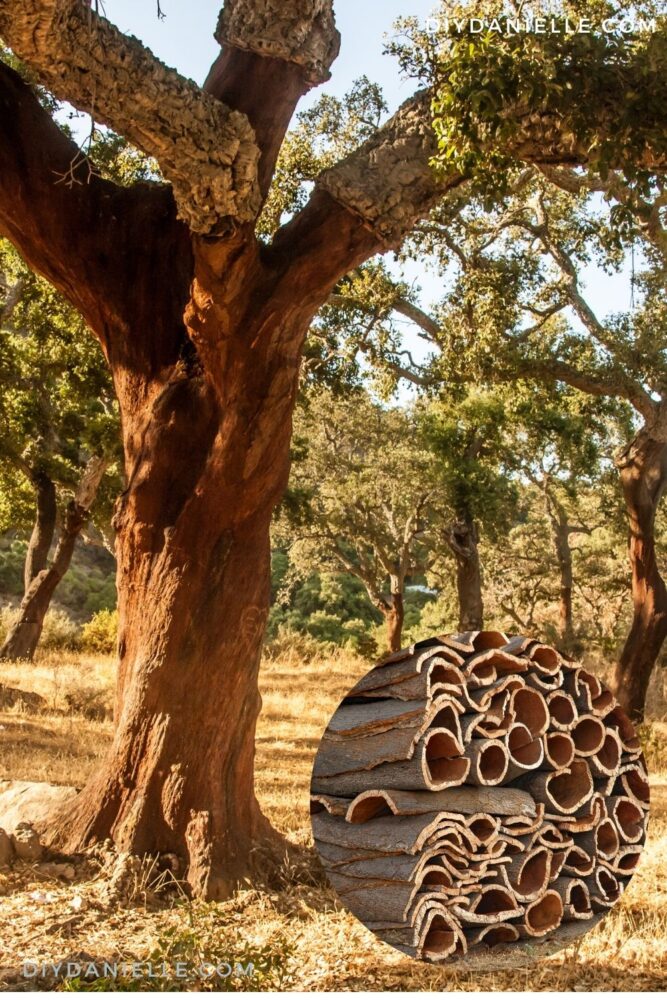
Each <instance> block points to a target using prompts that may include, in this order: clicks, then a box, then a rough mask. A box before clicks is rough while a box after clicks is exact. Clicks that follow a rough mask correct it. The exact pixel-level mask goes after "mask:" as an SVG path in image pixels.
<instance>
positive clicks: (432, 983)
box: [0, 653, 667, 992]
mask: <svg viewBox="0 0 667 1000" xmlns="http://www.w3.org/2000/svg"><path fill="white" fill-rule="evenodd" d="M365 669H366V667H365V666H364V664H363V662H362V661H361V660H358V659H355V658H353V657H350V656H344V655H341V656H337V657H333V658H331V659H329V660H326V661H324V662H322V661H320V662H317V663H304V662H302V660H301V658H300V657H299V656H298V655H297V654H296V653H294V654H293V655H290V654H289V653H286V654H285V655H284V656H283V657H282V659H281V660H280V661H279V662H270V663H267V664H265V666H264V669H263V673H262V689H263V697H264V708H263V712H262V717H261V722H260V729H259V734H258V761H257V772H258V788H259V795H260V798H261V801H262V804H263V807H264V809H265V811H266V812H267V814H268V815H269V816H270V818H271V820H272V821H273V823H274V824H275V825H276V826H277V827H278V828H279V829H280V830H281V831H283V832H284V833H285V834H286V835H287V836H288V837H289V838H290V840H292V841H293V842H294V843H296V844H298V845H301V846H302V847H303V849H304V850H303V860H302V861H299V860H298V859H297V860H296V861H291V862H290V863H289V864H287V863H286V864H285V867H284V870H283V872H282V873H281V877H280V883H279V884H276V885H272V886H271V887H267V888H250V887H249V888H247V889H244V890H242V891H240V892H239V893H238V894H237V895H236V896H235V898H234V899H232V900H231V901H229V902H228V903H225V904H219V905H211V904H194V905H193V904H191V903H189V902H188V901H187V899H185V898H184V896H183V893H182V892H181V891H180V889H179V887H178V885H175V886H174V885H173V884H171V885H168V884H167V883H168V882H169V876H167V875H165V874H164V873H162V874H161V873H160V872H159V871H158V869H157V867H156V866H154V865H152V864H151V863H150V862H149V861H145V862H144V863H142V864H140V865H137V864H135V865H134V866H132V865H131V864H126V865H125V867H124V868H123V867H122V866H121V867H120V868H119V866H118V864H117V863H116V862H115V860H114V859H113V857H112V856H111V855H109V854H108V853H106V852H105V851H100V852H98V854H97V856H95V857H91V858H90V859H88V860H87V861H86V862H85V863H78V862H77V863H75V864H74V865H71V866H69V867H68V866H67V865H64V866H62V867H61V868H59V869H56V868H53V867H51V868H49V866H48V865H47V866H44V865H42V866H38V865H36V864H33V865H32V866H30V865H22V866H16V867H15V869H14V870H13V871H11V872H9V873H7V872H5V873H2V872H0V989H3V990H7V989H19V990H35V989H42V990H44V989H48V988H52V987H53V986H54V984H56V982H57V978H58V977H56V976H55V975H54V973H53V972H52V971H51V970H49V969H47V970H45V971H46V977H45V978H40V977H41V976H42V972H43V971H44V970H42V969H41V966H42V965H43V964H44V963H46V964H47V965H49V964H51V963H58V962H67V961H70V962H73V963H75V964H79V965H83V966H85V963H86V962H90V961H95V963H96V965H97V966H98V969H99V966H101V964H102V963H103V962H104V961H106V962H108V963H117V965H118V966H120V969H119V970H118V971H120V973H121V974H122V978H121V979H120V980H117V981H115V982H114V981H113V980H109V981H108V982H106V983H100V982H98V983H95V984H89V983H87V982H86V981H85V980H84V979H83V974H84V973H85V968H84V969H83V970H82V976H81V977H75V978H74V979H73V980H71V981H70V982H69V984H67V985H63V984H62V982H61V984H60V986H59V988H60V989H68V990H76V991H89V990H91V989H96V990H99V989H101V988H102V987H103V986H106V987H107V988H109V989H116V990H134V991H136V990H137V989H142V988H143V989H149V988H150V989H154V988H158V989H160V990H167V991H170V990H174V989H177V988H184V989H187V990H191V991H201V990H207V989H212V988H214V989H216V990H221V989H227V990H235V991H241V990H251V989H256V990H269V989H283V990H287V989H289V990H306V991H324V990H345V991H353V990H362V989H367V990H372V991H379V990H391V991H398V990H403V991H418V990H428V991H436V990H437V991H440V990H462V991H490V990H526V989H528V990H539V991H562V990H575V991H581V992H588V991H596V990H604V991H622V990H628V991H638V990H639V991H650V990H651V991H652V990H664V989H665V988H667V726H665V724H664V723H661V722H659V721H658V722H655V723H654V724H653V725H652V726H651V728H650V730H649V731H647V738H648V744H647V745H648V754H649V764H650V766H651V768H652V772H653V773H652V785H653V807H652V820H651V826H650V836H649V842H648V847H647V850H646V853H645V856H644V859H643V861H642V864H641V867H640V868H639V871H638V873H637V875H636V876H635V878H634V879H633V881H632V883H631V886H630V888H629V890H628V891H627V893H626V895H625V896H624V897H623V899H622V901H621V903H620V904H619V905H618V906H617V907H616V908H615V910H614V911H613V912H612V913H611V915H610V916H609V917H607V918H606V920H605V921H604V922H603V923H602V924H601V925H600V926H599V927H598V928H597V929H596V930H595V931H593V932H592V933H591V934H590V935H588V937H586V938H585V939H584V941H583V942H580V944H579V946H578V947H577V948H572V947H571V948H569V949H568V950H567V951H565V952H563V953H560V954H559V955H557V956H556V957H553V958H551V959H547V960H542V961H540V962H538V963H535V962H532V961H531V960H530V959H529V958H528V959H522V960H521V961H520V962H519V963H518V964H515V966H514V967H513V968H509V969H499V970H496V971H485V972H480V971H479V970H477V969H473V968H470V967H467V966H466V964H465V963H462V962H459V963H456V964H453V965H448V966H446V967H434V966H429V965H423V964H420V963H416V962H413V961H411V960H409V959H406V958H404V957H402V956H401V955H399V954H398V953H397V952H394V951H393V950H392V949H391V948H389V947H388V946H386V945H384V944H382V943H381V942H379V941H378V940H377V939H376V938H375V937H374V936H373V935H372V934H371V933H370V932H369V931H367V930H366V929H365V928H364V927H363V926H362V925H361V924H359V923H358V922H357V921H356V920H355V919H354V918H353V917H352V916H350V915H349V914H348V913H346V912H345V911H344V910H343V909H342V908H341V907H340V905H339V904H338V903H337V900H336V896H335V894H334V893H333V891H332V890H330V889H329V888H328V887H327V886H326V883H325V881H324V879H323V876H322V873H321V870H320V867H319V864H318V862H317V859H316V857H315V855H314V853H313V851H312V841H311V837H310V827H309V822H308V785H309V780H310V770H311V766H312V761H313V757H314V754H315V751H316V748H317V744H318V739H319V737H320V735H321V733H322V731H323V729H324V727H325V725H326V724H327V722H328V720H329V718H330V716H331V715H332V713H333V712H334V710H335V708H336V707H337V705H338V702H339V701H340V699H341V698H342V697H343V695H344V694H345V693H346V691H347V690H349V688H350V687H351V685H352V684H353V683H354V681H355V680H357V679H358V678H359V676H361V674H362V673H363V672H364V671H365ZM0 683H4V684H7V685H12V686H14V687H17V688H21V689H23V690H30V691H35V692H38V693H39V694H41V695H42V696H43V697H44V698H46V701H47V708H46V709H45V710H43V711H42V713H41V714H30V713H22V712H21V711H20V710H16V709H15V710H12V711H7V712H0V778H15V779H19V780H35V781H52V782H55V783H61V784H76V785H80V784H81V783H82V782H83V781H84V780H85V778H86V776H87V775H88V774H89V773H90V771H91V769H92V768H93V767H94V766H95V762H96V760H97V758H98V757H99V756H100V755H101V754H102V753H103V752H104V748H105V745H106V744H107V743H108V741H109V739H110V736H111V723H110V721H109V719H108V715H107V708H108V706H109V704H110V702H111V692H112V684H113V665H112V663H111V662H110V661H108V660H104V659H100V658H97V659H95V658H92V657H83V656H79V655H76V654H71V655H68V654H48V655H47V656H45V657H43V658H42V659H40V661H39V662H38V663H37V664H35V665H33V666H23V665H15V666H14V665H2V666H0ZM25 960H31V961H32V962H34V963H36V965H34V966H33V965H31V966H29V967H26V969H27V971H29V972H31V973H32V972H35V971H38V972H39V975H37V976H35V977H31V978H26V977H25V976H24V975H23V969H22V962H24V961H25ZM148 961H151V962H152V963H153V966H152V971H153V974H156V973H158V974H160V975H161V974H162V973H165V976H166V978H160V979H157V980H152V981H151V980H146V979H145V978H142V976H144V975H145V972H146V971H147V966H146V965H145V964H143V965H142V966H141V968H139V969H132V968H131V964H132V963H147V962H148ZM179 961H180V962H182V963H183V964H182V966H180V967H179V966H177V962H179ZM235 963H240V965H241V966H242V968H235ZM248 963H251V964H252V965H254V967H255V974H254V976H252V975H248V974H247V973H248ZM202 965H204V967H205V973H206V975H210V974H212V972H213V969H212V967H213V966H222V968H221V970H220V977H218V978H216V979H207V978H205V976H202V975H201V974H196V973H195V972H193V970H194V969H197V968H200V967H201V966H202ZM38 967H40V968H39V969H38ZM76 971H77V970H76V969H75V968H74V969H70V973H76ZM107 971H109V970H107ZM230 973H231V974H230ZM62 974H63V970H61V971H60V978H61V979H62ZM181 976H183V977H184V978H181Z"/></svg>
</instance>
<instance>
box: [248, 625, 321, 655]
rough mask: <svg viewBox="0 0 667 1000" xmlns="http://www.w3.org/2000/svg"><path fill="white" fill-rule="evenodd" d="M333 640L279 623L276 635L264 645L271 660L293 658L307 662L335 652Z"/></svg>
mask: <svg viewBox="0 0 667 1000" xmlns="http://www.w3.org/2000/svg"><path fill="white" fill-rule="evenodd" d="M334 649H335V646H334V644H333V643H331V642H321V641H320V640H318V639H315V638H314V637H313V636H312V635H305V634H304V633H303V632H297V631H295V630H294V629H291V628H289V627H288V626H286V625H279V626H278V629H277V631H276V634H275V636H273V638H270V639H269V640H268V641H267V642H266V644H265V646H264V655H265V656H266V657H267V659H270V660H291V659H295V660H297V661H304V662H307V661H309V660H316V659H322V657H324V656H329V655H331V653H333V651H334Z"/></svg>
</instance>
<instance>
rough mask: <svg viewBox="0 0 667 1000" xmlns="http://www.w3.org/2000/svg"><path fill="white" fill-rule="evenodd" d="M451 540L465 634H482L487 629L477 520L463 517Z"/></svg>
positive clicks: (452, 532) (461, 625) (451, 531)
mask: <svg viewBox="0 0 667 1000" xmlns="http://www.w3.org/2000/svg"><path fill="white" fill-rule="evenodd" d="M448 540H449V547H450V549H451V550H452V552H453V554H454V558H455V559H456V590H457V594H458V599H459V628H460V629H461V631H462V632H468V631H479V630H480V629H482V628H484V598H483V595H482V566H481V562H480V558H479V532H478V529H477V525H476V524H475V522H474V520H473V519H472V518H470V517H467V516H465V517H460V518H459V519H458V520H457V521H456V522H455V523H454V524H453V525H452V526H451V528H450V532H449V539H448Z"/></svg>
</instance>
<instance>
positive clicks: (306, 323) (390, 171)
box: [0, 0, 664, 897]
mask: <svg viewBox="0 0 667 1000" xmlns="http://www.w3.org/2000/svg"><path fill="white" fill-rule="evenodd" d="M0 36H1V37H2V38H3V40H4V42H5V43H6V44H7V45H8V46H9V47H10V48H11V50H12V52H13V53H14V55H15V56H17V57H18V58H20V59H21V60H23V61H24V62H25V63H26V64H27V65H28V66H29V67H30V69H31V71H32V72H33V73H34V75H35V76H36V78H37V79H38V80H39V81H40V83H41V84H42V85H44V86H46V87H47V88H48V89H49V91H50V92H51V93H53V94H54V95H55V97H56V98H59V99H61V100H68V101H70V102H71V103H72V104H73V105H74V106H76V107H78V108H79V109H81V110H84V111H91V110H94V113H95V116H96V117H97V119H98V120H99V121H101V122H102V123H103V124H105V125H107V126H109V127H111V128H113V129H114V131H115V132H116V133H118V134H119V135H121V136H123V137H124V138H125V139H127V140H128V141H130V142H134V143H135V144H136V145H137V146H138V147H139V148H140V149H141V150H142V152H144V153H145V154H147V155H149V156H153V157H155V159H156V160H157V163H158V165H159V168H160V170H161V173H162V176H163V177H164V180H165V183H159V182H155V183H146V182H141V183H139V184H135V185H132V186H131V187H127V188H124V187H121V186H119V185H118V184H116V183H115V182H113V181H111V180H107V179H105V178H103V177H100V176H98V175H96V174H95V173H94V172H93V173H92V175H91V169H90V163H89V162H88V161H87V160H86V158H85V156H82V155H81V153H80V151H79V150H77V148H76V147H75V146H74V144H73V143H72V142H71V140H70V139H69V138H68V137H67V136H65V135H64V134H63V132H62V131H61V130H60V129H59V128H58V126H57V125H56V124H55V123H54V122H53V120H52V118H51V116H50V115H49V113H48V110H47V109H46V108H44V107H42V105H41V104H40V103H39V100H38V98H37V97H36V95H35V93H34V92H33V91H32V89H31V88H30V86H29V85H27V84H26V83H25V82H24V81H23V80H22V79H21V78H20V77H19V76H18V75H17V73H16V72H15V71H14V70H13V69H12V68H11V67H9V66H8V65H6V64H0V232H2V234H3V235H4V236H6V237H8V238H9V239H10V240H11V241H12V242H13V243H14V244H15V245H16V246H17V247H18V249H19V250H20V252H21V253H22V255H23V256H24V258H25V259H26V261H27V262H28V263H29V264H30V265H31V266H32V267H34V268H35V269H36V270H37V271H39V272H40V273H41V274H42V275H43V276H45V277H46V278H48V279H49V280H50V281H51V282H52V283H53V284H54V285H55V286H56V288H58V289H59V290H60V291H62V292H63V293H64V294H65V295H66V296H67V298H68V300H69V301H70V302H71V303H72V304H73V305H74V306H75V307H76V308H77V309H78V310H79V311H80V312H81V314H82V316H83V318H84V319H85V321H86V323H87V325H88V326H89V328H90V329H91V330H92V331H93V332H94V333H95V334H96V336H97V337H98V338H99V340H100V342H101V344H102V347H103V350H104V353H105V356H106V358H107V360H108V362H109V364H110V366H111V369H112V372H113V375H114V385H115V389H116V392H117V395H118V400H119V406H120V412H121V423H122V432H123V445H124V453H125V472H126V476H127V483H128V488H127V490H126V491H125V492H124V494H123V496H122V499H121V503H120V505H119V507H118V510H117V514H116V524H117V528H118V531H117V555H118V566H119V576H118V579H119V613H120V638H119V651H120V669H119V674H118V689H117V721H118V725H117V728H116V733H115V738H114V743H113V746H112V748H111V751H110V754H109V756H108V758H107V760H106V761H105V763H104V764H103V765H102V766H101V767H100V769H99V770H98V771H97V773H96V774H94V775H93V776H92V778H91V780H90V782H89V783H88V785H87V787H86V788H85V789H84V790H83V791H82V793H81V794H80V796H78V797H77V799H76V800H75V802H74V803H73V805H71V806H69V807H68V808H67V809H66V810H64V811H63V813H62V814H61V815H60V816H59V817H58V818H57V820H56V821H55V822H54V823H53V825H52V827H51V830H50V833H49V837H50V839H51V841H52V843H56V844H58V845H59V846H61V847H65V848H66V849H68V850H76V849H80V848H81V847H84V846H85V845H87V844H89V843H91V842H93V841H96V840H104V839H107V838H109V837H110V838H112V839H113V841H114V842H115V843H116V845H117V846H118V847H119V848H121V849H123V850H128V851H132V852H135V853H139V854H143V853H146V852H157V853H160V852H171V853H176V854H178V855H181V856H183V857H184V858H186V859H187V875H186V877H187V880H188V882H189V883H190V885H191V887H192V889H193V891H194V892H195V893H196V894H200V895H205V896H210V897H216V896H222V895H225V894H227V893H228V892H229V891H230V888H231V886H232V885H233V884H235V883H236V881H237V880H238V879H239V878H242V877H245V876H247V874H248V873H249V872H250V871H251V870H252V869H253V867H254V864H255V863H256V859H258V858H259V857H260V856H261V851H260V850H258V849H259V848H260V847H262V846H264V847H268V848H275V837H273V836H272V834H271V831H270V830H269V828H268V825H267V823H266V821H265V820H264V819H263V817H262V815H261V813H260V810H259V807H258V805H257V802H256V799H255V796H254V793H253V791H252V783H253V757H254V730H255V721H256V718H257V714H258V711H259V704H260V702H259V696H258V689H257V674H258V667H259V657H260V651H261V645H262V636H263V632H264V627H265V624H266V619H267V614H268V606H269V599H270V577H269V564H270V548H269V528H270V523H271V517H272V512H273V509H274V507H275V506H276V504H277V503H278V501H279V499H280V497H281V495H282V493H283V491H284V488H285V485H286V483H287V478H288V472H289V450H290V426H291V414H292V411H293V408H294V405H295V401H296V395H297V388H298V379H299V365H300V359H301V355H302V350H303V345H304V341H305V338H306V335H307V332H308V329H309V327H310V325H311V323H312V320H313V318H314V316H315V315H316V313H317V312H318V310H319V309H320V308H321V307H322V305H323V304H324V303H325V302H326V301H327V299H328V297H329V295H330V294H331V293H332V291H333V290H334V288H335V286H336V284H337V283H338V282H339V281H340V279H341V278H342V277H343V276H344V275H345V274H347V273H348V272H350V271H352V270H354V268H356V267H358V266H359V265H360V264H362V263H363V262H364V261H365V260H368V259H370V258H372V257H373V256H374V255H376V254H377V253H381V252H385V251H386V250H387V249H390V248H393V247H396V246H398V245H399V244H400V243H401V242H402V240H403V239H404V237H405V236H406V234H407V233H408V232H409V231H410V230H411V229H412V228H413V227H414V225H415V223H416V222H417V220H418V219H420V218H423V217H425V216H427V215H428V213H429V212H430V211H431V209H432V208H433V207H434V205H435V204H437V202H438V201H439V200H441V199H442V198H443V197H445V196H446V195H447V194H448V193H449V192H451V191H453V190H455V189H456V188H459V187H461V185H462V184H463V183H464V179H465V178H464V176H463V175H462V173H461V170H460V169H459V167H458V166H456V167H454V168H453V169H452V170H451V171H443V172H441V173H440V174H438V175H436V174H434V173H433V171H432V169H431V160H432V158H433V157H434V156H435V155H436V153H437V144H436V141H435V137H434V134H433V130H432V127H431V119H430V107H431V100H432V96H433V95H432V94H431V93H429V92H428V91H427V92H425V93H421V94H418V95H416V96H415V97H414V98H413V99H411V100H409V101H408V102H406V104H405V105H404V106H403V108H402V109H401V110H400V111H399V112H398V113H397V114H396V115H395V116H394V117H393V118H392V119H390V120H389V121H388V122H387V123H385V124H383V125H382V126H381V127H380V128H379V129H378V130H377V131H376V132H374V133H373V134H372V135H371V137H370V138H369V140H368V141H367V142H366V143H365V144H363V145H361V146H360V147H359V148H358V149H355V150H354V151H353V152H351V153H350V155H348V156H347V157H346V158H344V159H343V160H342V161H340V162H338V163H337V164H336V165H335V166H333V167H331V168H330V169H329V170H327V171H325V172H324V173H323V174H321V175H320V176H319V177H318V179H317V181H316V183H315V185H314V189H313V191H312V193H311V194H310V196H309V199H308V201H307V203H306V204H305V206H304V207H303V208H302V209H301V210H300V211H298V212H297V213H296V214H295V215H294V217H293V218H292V219H291V220H289V221H287V222H286V223H284V224H283V225H281V227H280V229H278V231H277V232H275V233H274V234H271V235H270V236H269V235H267V233H266V230H265V229H261V230H260V232H259V233H258V231H257V220H258V218H259V215H260V213H261V210H262V206H263V204H264V203H265V201H266V197H267V195H268V192H269V189H270V185H271V180H272V177H273V174H274V170H275V164H276V158H277V155H278V152H279V149H280V146H281V144H282V141H283V138H284V135H285V132H286V130H287V128H288V125H289V122H290V120H291V117H292V114H293V112H294V109H295V107H296V105H297V102H298V101H299V99H300V98H301V96H302V95H303V94H304V93H305V92H306V91H307V90H308V89H309V88H310V87H311V86H313V85H314V84H318V83H321V82H322V81H323V80H325V79H326V78H327V77H328V73H329V67H330V65H331V63H332V61H333V59H334V58H335V57H336V55H337V53H338V48H339V36H338V34H337V32H336V30H335V26H334V19H333V11H332V5H331V3H330V2H328V0H318V2H317V3H315V4H313V5H312V6H311V7H309V8H308V10H307V11H306V10H305V9H304V8H302V7H301V6H300V5H299V4H297V3H294V2H291V0H290V2H286V3H283V4H281V5H280V7H279V8H278V7H276V6H275V5H274V4H272V3H268V0H227V3H226V4H225V6H224V8H223V11H222V13H221V17H220V20H219V24H218V28H217V32H216V37H217V38H218V40H219V41H220V44H221V53H220V56H219V58H218V59H217V60H216V62H215V64H214V66H213V67H212V69H211V72H210V73H209V76H208V78H207V81H206V84H205V86H204V88H203V89H200V88H198V87H197V86H196V85H194V84H193V83H191V82H189V81H186V80H184V79H183V78H182V77H180V76H179V75H178V74H177V73H176V72H174V71H171V70H168V69H167V68H166V67H164V66H163V65H162V64H161V63H159V61H158V60H156V59H155V58H154V56H153V55H152V53H151V52H150V51H148V50H147V49H146V48H145V47H144V46H142V45H141V44H140V43H139V42H138V41H136V40H135V39H130V38H127V37H125V36H123V35H122V34H121V33H120V32H119V31H118V30H117V29H116V28H115V27H114V26H113V25H112V24H110V23H109V22H108V21H107V20H106V19H105V18H102V17H100V16H98V15H97V13H96V12H95V11H93V10H92V9H91V7H90V5H89V4H88V3H86V2H84V0H0ZM600 56H601V58H602V59H603V60H604V59H606V58H607V53H606V52H602V53H600ZM648 76H650V73H649V74H647V77H648ZM657 79H658V81H659V80H660V77H659V76H658V77H657ZM647 83H650V81H649V80H647ZM625 85H626V82H625V81H624V89H625ZM622 92H623V91H622V90H621V91H620V93H622ZM612 98H613V95H612V97H610V100H611V99H612ZM663 110H664V109H663ZM588 111H589V119H588V121H587V126H588V129H589V131H590V132H592V133H594V132H595V131H596V129H598V128H599V129H601V130H604V129H605V128H607V126H608V124H609V116H608V105H606V104H605V105H602V104H591V105H590V106H588ZM516 117H517V130H516V133H515V135H514V136H513V137H512V140H511V143H510V144H509V146H510V147H511V149H509V147H508V151H509V152H511V151H514V152H515V153H516V155H518V156H519V157H520V158H522V159H524V158H525V159H527V160H530V161H535V162H537V161H543V162H548V163H550V164H551V163H554V162H568V163H570V162H572V161H573V160H574V159H576V160H577V161H579V160H581V162H585V161H586V158H587V152H586V148H585V147H586V144H585V143H582V144H580V145H578V146H577V147H576V148H575V149H573V145H572V142H571V139H570V136H569V134H566V135H562V134H561V133H560V131H559V128H558V121H556V122H555V123H553V122H551V121H550V122H549V128H550V130H551V131H550V133H549V135H548V136H546V135H545V133H544V130H543V129H541V128H539V127H538V128H537V129H535V127H534V124H533V123H532V122H531V120H530V115H528V116H527V115H526V114H525V112H524V110H523V108H522V109H518V110H517V112H516ZM538 117H539V115H538ZM634 154H635V157H636V159H637V160H638V161H641V162H642V163H644V164H646V165H647V166H648V167H651V166H655V165H658V166H659V165H660V162H661V161H660V151H659V150H658V151H657V152H656V151H655V150H654V148H653V145H652V141H651V136H648V135H643V134H642V135H639V136H638V137H637V142H636V143H635V148H634ZM58 180H60V181H67V182H68V183H57V181H58ZM259 237H261V238H259ZM232 691H233V692H234V697H233V698H232V697H230V692H232ZM281 849H282V847H281Z"/></svg>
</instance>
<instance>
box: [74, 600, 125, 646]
mask: <svg viewBox="0 0 667 1000" xmlns="http://www.w3.org/2000/svg"><path fill="white" fill-rule="evenodd" d="M117 644H118V611H117V610H115V609H114V610H113V611H110V610H108V609H104V610H102V611H98V612H96V614H94V615H93V617H92V618H91V619H90V621H88V622H86V623H85V624H84V625H83V626H82V627H81V633H80V636H79V645H80V648H81V649H82V650H83V651H84V652H86V653H102V654H105V655H108V656H110V655H112V654H113V653H115V652H116V646H117Z"/></svg>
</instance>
